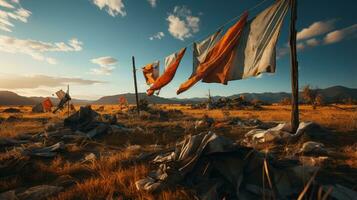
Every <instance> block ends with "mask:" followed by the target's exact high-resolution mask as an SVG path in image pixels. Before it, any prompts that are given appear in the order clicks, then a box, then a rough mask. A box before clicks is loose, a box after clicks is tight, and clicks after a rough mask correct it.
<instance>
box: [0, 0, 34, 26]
mask: <svg viewBox="0 0 357 200" xmlns="http://www.w3.org/2000/svg"><path fill="white" fill-rule="evenodd" d="M2 7H3V8H5V9H2ZM30 15H31V12H30V11H29V10H26V9H24V8H22V7H21V5H20V3H19V2H18V1H16V0H12V1H10V0H0V30H2V31H6V32H12V30H11V29H12V28H13V27H14V24H13V23H12V21H13V20H15V21H21V22H24V23H26V22H27V19H28V18H29V17H30Z"/></svg>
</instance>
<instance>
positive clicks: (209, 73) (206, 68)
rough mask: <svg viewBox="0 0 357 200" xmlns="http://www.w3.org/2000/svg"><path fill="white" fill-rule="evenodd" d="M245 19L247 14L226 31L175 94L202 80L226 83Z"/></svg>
mask: <svg viewBox="0 0 357 200" xmlns="http://www.w3.org/2000/svg"><path fill="white" fill-rule="evenodd" d="M247 18H248V13H247V12H245V13H244V14H243V15H242V17H241V18H240V20H239V21H238V22H237V23H236V24H234V25H233V26H232V27H231V28H229V29H228V30H227V32H226V33H225V34H224V35H223V36H222V38H221V39H220V40H219V41H218V42H217V43H216V44H215V45H214V47H213V48H212V49H211V50H210V51H209V52H208V54H207V56H206V58H205V61H204V62H202V63H200V64H199V66H198V67H197V70H196V73H195V74H194V76H192V77H190V78H189V80H187V81H186V82H184V83H183V84H181V86H180V88H179V89H178V90H177V94H180V93H182V92H184V91H186V90H188V89H189V88H190V87H192V86H193V85H194V84H196V83H197V82H198V81H200V80H202V79H203V78H205V80H206V81H208V82H218V83H224V84H226V83H227V78H226V77H227V74H228V72H229V68H230V66H231V64H232V61H233V58H234V54H235V49H236V46H237V43H238V40H239V36H240V35H241V33H242V30H243V27H244V25H245V23H246V21H247Z"/></svg>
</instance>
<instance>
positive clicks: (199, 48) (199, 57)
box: [191, 29, 222, 77]
mask: <svg viewBox="0 0 357 200" xmlns="http://www.w3.org/2000/svg"><path fill="white" fill-rule="evenodd" d="M221 32H222V30H221V29H220V30H218V31H217V32H215V33H214V34H212V35H211V36H210V37H208V38H206V39H205V40H203V41H201V42H198V43H197V42H194V43H193V69H192V74H191V77H193V76H194V75H195V74H196V70H197V67H198V66H199V65H200V64H201V63H203V62H204V61H205V60H206V57H207V55H208V53H209V52H210V51H211V50H212V49H213V47H214V46H215V45H216V43H217V42H218V41H219V39H220V38H221Z"/></svg>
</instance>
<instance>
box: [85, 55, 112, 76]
mask: <svg viewBox="0 0 357 200" xmlns="http://www.w3.org/2000/svg"><path fill="white" fill-rule="evenodd" d="M91 62H92V63H94V64H97V65H99V68H92V69H91V71H90V72H91V74H95V75H110V74H111V73H112V72H113V70H114V69H115V67H114V65H116V64H117V63H118V60H117V59H115V58H113V57H110V56H104V57H99V58H94V59H92V60H91Z"/></svg>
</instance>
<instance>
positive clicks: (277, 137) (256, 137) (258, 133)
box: [244, 122, 317, 145]
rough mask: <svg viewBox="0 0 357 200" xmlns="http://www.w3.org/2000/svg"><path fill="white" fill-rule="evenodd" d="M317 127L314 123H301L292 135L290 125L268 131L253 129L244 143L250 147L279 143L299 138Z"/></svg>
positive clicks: (246, 135)
mask: <svg viewBox="0 0 357 200" xmlns="http://www.w3.org/2000/svg"><path fill="white" fill-rule="evenodd" d="M316 126H317V125H316V124H315V123H312V122H301V123H300V124H299V127H298V129H297V131H296V132H295V133H290V129H291V126H290V124H289V123H282V124H279V125H277V126H276V127H273V128H270V129H267V130H264V129H253V130H251V131H249V132H248V133H246V134H245V139H244V141H245V142H246V143H247V144H249V145H254V144H258V143H266V142H277V141H282V140H287V139H293V138H298V137H300V136H301V135H302V134H304V133H305V132H306V131H307V130H308V129H310V128H312V127H316Z"/></svg>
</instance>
